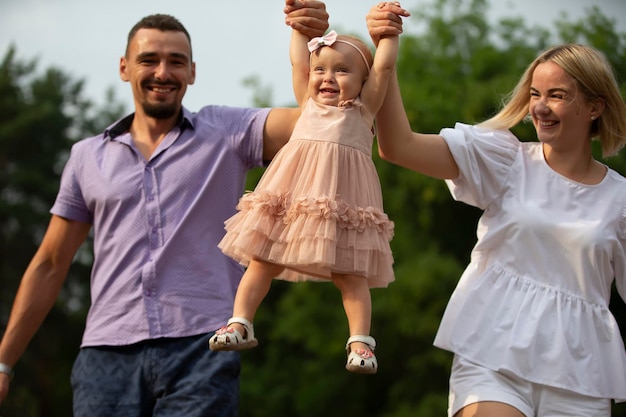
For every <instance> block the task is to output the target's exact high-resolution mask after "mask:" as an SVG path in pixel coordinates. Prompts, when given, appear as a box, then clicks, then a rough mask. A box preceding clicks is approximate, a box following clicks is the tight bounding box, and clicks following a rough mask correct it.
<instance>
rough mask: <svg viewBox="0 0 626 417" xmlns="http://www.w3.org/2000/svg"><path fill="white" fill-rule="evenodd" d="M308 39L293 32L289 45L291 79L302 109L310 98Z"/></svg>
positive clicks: (295, 31)
mask: <svg viewBox="0 0 626 417" xmlns="http://www.w3.org/2000/svg"><path fill="white" fill-rule="evenodd" d="M308 40H309V39H308V37H307V36H306V35H303V34H302V33H300V32H298V31H297V30H295V29H294V30H292V32H291V43H290V44H289V59H290V61H291V77H292V83H293V93H294V95H295V97H296V101H297V102H298V106H299V107H300V108H302V106H303V105H304V103H305V102H306V99H307V96H308V83H309V63H310V54H309V49H308V47H307V42H308Z"/></svg>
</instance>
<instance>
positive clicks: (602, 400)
mask: <svg viewBox="0 0 626 417" xmlns="http://www.w3.org/2000/svg"><path fill="white" fill-rule="evenodd" d="M389 7H390V9H389V10H388V11H390V10H392V6H389ZM393 11H394V13H396V14H397V13H398V11H397V10H393ZM389 21H393V25H395V27H392V26H391V24H389ZM368 24H369V26H370V34H372V37H373V38H374V41H376V39H377V38H378V36H379V35H381V34H385V30H388V31H389V32H388V33H394V32H397V30H398V25H399V23H398V20H397V19H394V18H393V16H392V15H384V13H383V12H381V11H377V10H375V9H372V10H371V12H370V15H369V16H368ZM385 24H389V28H388V29H385ZM526 117H529V118H530V119H531V120H532V122H533V125H534V127H535V129H536V131H537V137H538V139H539V141H538V142H521V141H520V140H518V139H517V138H516V137H515V136H514V135H513V134H512V133H510V131H509V130H508V129H510V128H511V127H513V126H515V125H516V124H518V123H519V122H520V121H522V120H523V119H525V118H526ZM377 128H378V135H379V139H380V140H379V142H378V143H379V152H380V155H381V156H382V157H383V158H384V159H386V160H388V161H390V162H393V163H395V164H398V165H400V166H403V167H406V168H409V169H411V170H414V171H416V172H420V173H422V174H426V175H429V176H432V177H436V178H441V179H445V180H446V182H447V184H448V186H449V188H450V191H451V193H452V195H453V197H454V198H455V199H456V200H459V201H463V202H465V203H467V204H470V205H473V206H476V207H479V208H481V209H482V210H483V211H484V213H483V215H482V217H481V219H480V221H479V225H478V230H477V235H478V242H477V244H476V246H475V247H474V249H473V251H472V256H471V262H470V264H469V265H468V267H467V269H466V270H465V272H464V274H463V276H462V277H461V279H460V281H459V284H458V286H457V288H456V290H455V292H454V294H453V295H452V297H451V299H450V302H449V304H448V307H447V309H446V312H445V314H444V317H443V319H442V322H441V325H440V328H439V331H438V333H437V336H436V339H435V345H436V346H438V347H440V348H443V349H446V350H449V351H451V352H453V353H454V359H453V367H452V373H451V378H450V402H449V409H448V413H449V415H450V416H500V417H502V416H556V415H559V416H563V415H568V416H571V415H577V416H587V417H588V416H608V415H610V407H611V399H614V400H616V401H626V353H625V351H624V343H623V341H622V339H621V336H620V332H619V329H618V326H617V323H616V322H615V319H614V317H613V316H612V314H611V312H610V311H609V309H608V303H609V297H610V291H611V284H612V282H613V280H614V279H615V280H616V285H617V289H618V291H619V294H620V295H621V297H622V298H623V299H626V179H624V178H623V177H622V176H621V175H619V174H618V173H617V172H615V171H614V170H612V169H610V168H608V167H607V166H606V165H604V164H602V163H601V162H599V161H596V160H595V159H594V158H593V156H592V152H591V140H592V139H597V140H599V141H600V143H601V145H602V151H603V156H605V157H606V156H610V155H614V154H616V153H617V152H618V151H619V150H620V149H621V148H622V146H623V145H624V143H625V142H626V105H625V104H624V100H623V99H622V97H621V96H620V93H619V89H618V86H617V82H616V81H615V77H614V75H613V71H612V69H611V67H610V65H609V64H608V63H607V61H606V60H605V59H604V57H603V56H602V55H601V54H600V53H599V52H598V51H596V50H594V49H593V48H590V47H586V46H582V45H560V46H556V47H554V48H551V49H548V50H546V51H545V52H543V53H542V54H541V55H539V57H537V58H536V59H535V60H534V61H533V62H532V63H531V64H530V66H529V67H528V68H527V70H526V72H525V73H524V74H523V76H522V78H521V79H520V81H519V82H518V85H517V86H516V87H515V89H514V90H513V91H512V93H511V94H510V95H509V97H508V100H507V101H506V103H505V104H504V106H503V108H502V110H501V111H500V112H499V113H498V114H496V115H495V116H494V117H492V118H491V119H489V120H487V121H485V122H483V123H481V124H479V125H478V126H469V125H465V124H460V123H457V125H456V126H455V128H454V129H443V130H441V132H440V134H438V135H429V134H420V133H415V132H412V131H411V127H410V125H409V122H408V120H407V117H406V113H405V112H404V109H403V105H402V99H401V96H400V92H399V87H398V82H397V80H393V81H392V82H391V83H390V86H389V90H388V93H387V97H386V101H385V103H384V105H383V107H382V109H381V110H380V112H379V113H378V116H377Z"/></svg>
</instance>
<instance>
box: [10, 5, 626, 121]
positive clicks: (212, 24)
mask: <svg viewBox="0 0 626 417" xmlns="http://www.w3.org/2000/svg"><path fill="white" fill-rule="evenodd" d="M432 1H433V0H404V1H402V5H403V6H404V7H405V8H407V9H409V10H415V9H416V8H417V7H421V6H424V5H426V4H431V3H432ZM490 3H491V4H492V7H491V9H490V13H489V14H490V17H491V18H493V19H496V18H501V17H503V16H507V17H518V16H519V17H522V18H524V19H525V21H526V23H527V25H528V26H534V25H536V24H539V25H541V26H543V27H548V26H549V25H550V23H552V22H554V20H555V19H557V18H558V17H560V16H561V15H562V13H563V12H566V14H567V16H568V17H569V18H571V19H579V18H581V17H582V16H583V14H584V12H585V11H586V10H588V8H589V7H590V6H591V5H597V6H598V7H600V9H601V10H602V12H603V13H604V14H605V15H606V16H609V17H611V18H614V19H616V22H617V24H618V27H619V28H620V30H621V31H626V0H560V1H548V0H490ZM283 4H284V1H283V0H239V1H229V0H222V1H215V0H202V1H200V0H196V1H189V0H178V1H173V0H151V1H149V0H106V1H103V0H99V1H96V0H0V53H1V54H2V56H4V55H5V53H6V51H7V50H8V47H9V45H11V44H13V45H15V46H16V47H17V53H18V59H25V60H30V59H32V58H37V59H38V60H39V65H38V68H39V70H43V69H47V68H48V67H50V66H55V67H58V68H61V69H62V70H64V71H65V72H67V73H69V74H70V75H71V76H72V77H75V78H76V79H84V80H85V81H86V94H87V96H88V97H89V98H91V99H92V100H94V101H97V102H102V101H103V100H104V96H105V90H106V89H107V88H108V87H114V88H115V91H116V95H117V98H118V99H119V100H121V101H122V102H124V103H125V105H126V107H127V109H128V110H129V111H130V110H131V109H132V97H131V94H130V87H129V86H128V85H127V84H125V83H123V82H122V81H120V79H119V75H118V64H119V58H120V56H121V55H122V54H123V53H124V48H125V46H126V36H127V34H128V31H129V30H130V28H131V27H132V26H133V25H134V24H135V23H136V22H137V21H138V20H139V19H140V18H142V17H143V16H145V15H148V14H152V13H167V14H171V15H174V16H176V17H177V18H178V19H180V20H181V21H182V23H183V24H184V25H185V26H186V28H187V30H188V31H189V32H190V34H191V39H192V46H193V53H194V60H195V61H196V66H197V75H196V83H195V84H194V85H193V86H190V87H189V89H188V90H187V95H186V97H185V99H184V102H183V104H184V105H185V106H187V107H188V108H189V109H190V110H192V111H194V110H197V109H198V108H200V107H201V106H202V105H205V104H226V105H234V106H249V105H251V102H252V91H251V90H250V89H249V88H247V87H245V86H244V85H243V80H244V79H245V78H246V77H249V76H252V75H256V76H258V77H259V78H260V80H261V83H262V85H263V86H267V87H270V88H271V89H272V92H273V93H272V101H273V104H274V105H291V104H293V103H294V100H293V94H292V89H291V68H290V65H289V59H288V44H289V35H290V29H289V28H288V27H287V26H285V25H284V16H283V13H282V8H283ZM374 4H376V1H367V0H326V8H327V10H328V12H329V14H330V17H331V22H330V23H331V28H334V29H337V30H338V31H339V32H353V33H354V32H356V33H360V34H362V35H363V36H367V30H366V26H365V15H366V14H367V11H368V10H369V9H370V7H371V6H372V5H374ZM412 24H413V27H414V26H415V23H414V22H413V23H412V21H411V19H408V20H406V21H405V30H406V31H410V30H411V28H412Z"/></svg>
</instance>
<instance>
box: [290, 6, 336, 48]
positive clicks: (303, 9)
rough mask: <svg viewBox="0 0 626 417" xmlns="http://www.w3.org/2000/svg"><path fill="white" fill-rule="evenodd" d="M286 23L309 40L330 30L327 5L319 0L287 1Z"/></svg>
mask: <svg viewBox="0 0 626 417" xmlns="http://www.w3.org/2000/svg"><path fill="white" fill-rule="evenodd" d="M284 12H285V14H286V16H285V23H286V24H287V26H289V27H291V28H292V29H294V30H297V31H298V32H300V33H302V34H303V35H305V36H307V37H308V38H309V39H311V38H314V37H316V36H323V35H324V33H326V30H327V29H328V13H327V12H326V5H325V4H324V3H323V2H321V1H317V0H285V9H284Z"/></svg>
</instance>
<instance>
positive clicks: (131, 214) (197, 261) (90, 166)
mask: <svg viewBox="0 0 626 417" xmlns="http://www.w3.org/2000/svg"><path fill="white" fill-rule="evenodd" d="M268 112H269V109H262V110H259V109H244V108H232V107H218V106H208V107H205V108H203V109H201V110H200V112H198V113H190V112H189V111H187V110H186V109H184V110H183V117H182V119H181V122H180V123H179V124H178V125H177V126H176V127H175V128H174V129H172V130H171V131H170V132H169V133H168V134H167V135H166V137H165V138H164V139H163V141H162V142H161V144H160V145H159V147H158V148H157V149H156V151H155V152H154V154H153V155H152V156H151V157H150V160H145V158H144V157H143V156H142V155H141V153H140V152H139V150H138V149H137V148H136V147H135V145H134V144H133V141H132V138H131V136H130V133H129V132H128V128H129V127H130V123H131V121H132V117H133V116H132V115H131V116H129V117H127V118H125V119H122V120H121V121H119V122H117V123H115V124H113V125H112V126H111V127H110V128H109V129H107V130H106V131H105V132H104V133H103V134H100V135H98V136H95V137H92V138H88V139H85V140H82V141H80V142H77V143H76V144H74V146H73V147H72V152H71V156H70V158H69V160H68V162H67V165H66V166H65V169H64V171H63V176H62V179H61V186H60V190H59V193H58V195H57V199H56V201H55V203H54V206H53V207H52V209H51V210H50V211H51V213H53V214H55V215H58V216H61V217H64V218H68V219H72V220H77V221H81V222H87V223H91V224H92V225H93V236H94V263H93V268H92V274H91V307H90V309H89V314H88V317H87V323H86V329H85V333H84V335H83V341H82V346H98V345H128V344H132V343H135V342H138V341H141V340H146V339H155V338H160V337H183V336H190V335H197V334H202V333H207V332H210V331H213V330H215V329H217V328H218V327H220V326H221V325H223V324H224V323H225V322H226V320H227V319H228V317H230V316H231V314H232V307H233V299H234V295H235V291H236V288H237V285H238V283H239V279H240V278H241V274H242V272H243V268H242V267H241V266H240V265H238V264H237V263H236V262H234V261H233V260H232V259H230V258H228V257H226V256H225V255H224V254H222V252H221V251H220V250H219V249H218V248H217V243H218V242H219V241H220V239H221V238H222V236H223V235H224V224H223V223H224V221H225V220H226V219H227V218H228V217H230V216H231V215H233V214H234V213H235V206H236V204H237V201H238V199H239V197H241V194H242V192H243V187H244V183H245V176H246V172H247V171H248V169H250V168H252V167H254V166H259V165H261V164H262V154H263V127H264V124H265V120H266V117H267V114H268Z"/></svg>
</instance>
